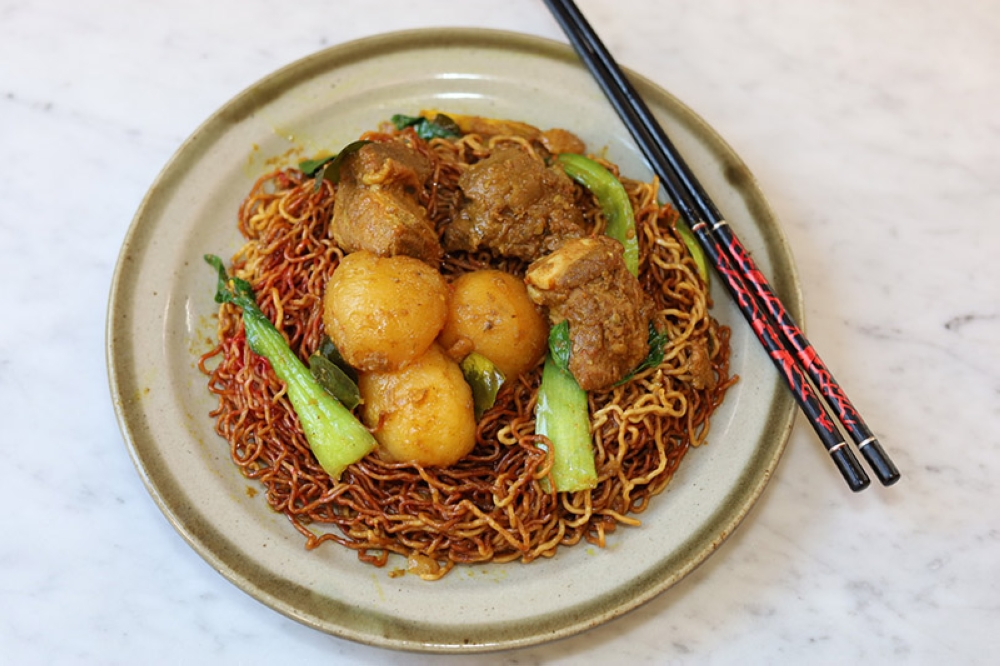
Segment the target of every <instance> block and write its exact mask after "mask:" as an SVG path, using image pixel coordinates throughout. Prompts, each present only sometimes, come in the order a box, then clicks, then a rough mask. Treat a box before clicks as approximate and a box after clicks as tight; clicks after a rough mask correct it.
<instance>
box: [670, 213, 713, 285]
mask: <svg viewBox="0 0 1000 666" xmlns="http://www.w3.org/2000/svg"><path fill="white" fill-rule="evenodd" d="M674 228H675V229H677V235H678V236H680V237H681V240H682V241H684V245H685V246H687V249H688V252H689V253H691V258H692V259H694V264H695V266H697V267H698V275H699V276H700V277H701V281H702V282H704V283H705V284H706V285H707V284H708V259H706V258H705V250H703V249H702V247H701V244H700V243H699V242H698V239H697V238H695V237H694V232H692V231H691V229H690V228H689V227H688V225H686V224H684V222H682V221H681V220H677V223H676V224H675V225H674Z"/></svg>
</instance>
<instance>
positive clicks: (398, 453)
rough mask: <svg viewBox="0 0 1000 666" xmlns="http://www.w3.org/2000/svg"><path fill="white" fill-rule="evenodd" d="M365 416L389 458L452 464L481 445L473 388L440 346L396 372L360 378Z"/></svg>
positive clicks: (401, 460) (367, 373)
mask: <svg viewBox="0 0 1000 666" xmlns="http://www.w3.org/2000/svg"><path fill="white" fill-rule="evenodd" d="M358 388H359V389H360V390H361V399H362V400H363V401H364V402H363V403H362V417H363V419H364V422H365V425H367V426H368V427H369V428H371V429H372V432H373V434H374V435H375V439H376V440H377V441H378V443H379V453H380V455H382V456H383V457H384V458H386V459H388V460H394V461H397V462H414V463H418V464H420V465H424V466H428V467H431V466H438V467H447V466H448V465H453V464H454V463H456V462H458V461H459V460H460V459H461V458H462V457H464V456H465V455H466V454H468V453H469V451H471V450H472V447H473V446H475V444H476V417H475V413H474V411H473V403H472V390H471V389H470V388H469V385H468V384H467V383H466V381H465V377H464V376H463V375H462V370H461V369H460V368H459V366H458V363H456V362H455V361H454V360H452V359H451V358H450V357H448V356H447V355H446V354H445V353H444V352H443V351H442V350H441V348H440V347H439V346H438V345H436V344H435V345H432V346H431V347H430V348H429V349H428V350H427V351H426V352H424V353H423V354H422V355H421V356H420V357H419V358H417V359H415V360H414V361H413V362H411V363H410V364H409V365H407V366H406V367H404V368H402V369H400V370H396V371H394V372H365V373H362V374H361V376H360V377H359V380H358Z"/></svg>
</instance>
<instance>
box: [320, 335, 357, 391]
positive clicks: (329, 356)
mask: <svg viewBox="0 0 1000 666" xmlns="http://www.w3.org/2000/svg"><path fill="white" fill-rule="evenodd" d="M316 351H317V353H319V354H321V355H322V356H324V357H325V358H326V360H328V361H330V362H331V363H333V364H334V365H336V366H337V367H338V368H340V369H341V370H343V371H344V374H345V375H347V376H348V377H350V378H351V381H353V382H355V383H357V381H358V371H357V370H355V369H354V368H352V367H351V364H350V363H348V362H347V361H346V360H344V357H343V355H341V353H340V350H339V349H337V345H336V344H334V342H333V340H331V339H330V336H329V335H324V336H323V339H322V340H320V341H319V349H317V350H316Z"/></svg>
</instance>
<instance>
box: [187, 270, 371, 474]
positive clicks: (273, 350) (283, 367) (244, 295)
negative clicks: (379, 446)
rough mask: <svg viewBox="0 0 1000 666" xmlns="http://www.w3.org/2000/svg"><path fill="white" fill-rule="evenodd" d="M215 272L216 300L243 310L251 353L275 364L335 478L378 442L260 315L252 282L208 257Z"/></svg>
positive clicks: (302, 422)
mask: <svg viewBox="0 0 1000 666" xmlns="http://www.w3.org/2000/svg"><path fill="white" fill-rule="evenodd" d="M205 261H207V262H208V263H209V264H210V265H211V266H212V267H214V268H215V269H216V271H217V272H218V275H219V283H218V287H217V290H216V294H215V299H216V301H217V302H219V303H233V304H235V305H238V306H240V307H241V308H242V309H243V328H244V330H245V331H246V336H247V344H248V345H249V347H250V349H251V350H252V351H253V352H254V353H255V354H258V355H260V356H263V357H264V358H266V359H267V360H268V362H269V363H270V364H271V369H272V370H274V373H275V375H277V376H278V379H280V380H281V381H283V382H284V383H285V385H286V386H287V388H288V399H289V401H290V402H291V403H292V409H293V410H294V411H295V414H296V415H297V416H298V418H299V424H300V425H301V426H302V432H303V433H304V434H305V437H306V441H307V442H309V448H310V449H312V452H313V455H315V456H316V460H317V461H318V462H319V464H320V465H321V466H322V467H323V469H324V470H325V471H326V473H327V474H329V475H330V476H331V477H332V478H333V479H335V480H336V479H339V478H340V475H341V473H342V472H343V471H344V469H345V468H346V467H347V466H348V465H351V464H353V463H355V462H357V461H358V460H360V459H361V458H363V457H364V456H366V455H367V454H368V453H369V452H370V451H371V450H372V449H374V448H375V438H374V437H373V436H372V434H371V433H370V432H369V431H368V429H367V428H366V427H365V426H364V425H362V423H361V422H360V421H358V419H357V418H355V417H354V415H353V414H352V413H351V411H350V410H349V409H348V408H347V407H345V406H344V405H343V404H341V403H340V402H339V401H338V400H337V399H336V398H334V397H333V396H331V395H330V394H328V393H327V392H326V390H325V389H324V388H323V387H322V386H320V385H319V383H318V382H317V381H316V380H315V379H314V378H313V376H312V374H311V373H310V372H309V370H308V369H307V368H306V366H305V364H304V363H302V361H301V360H300V359H299V357H298V356H297V355H296V354H295V352H293V351H292V350H291V348H290V347H289V346H288V343H287V342H286V341H285V338H284V336H282V335H281V333H280V332H279V331H278V329H276V328H275V327H274V324H273V323H272V322H271V321H270V320H269V319H268V318H267V317H266V316H265V315H264V313H263V312H261V311H260V308H259V307H257V302H256V301H255V300H254V297H253V290H252V289H251V288H250V283H248V282H247V281H246V280H240V279H239V278H230V277H229V276H228V275H227V274H226V269H225V266H224V264H223V263H222V260H221V259H219V257H217V256H215V255H212V254H206V255H205Z"/></svg>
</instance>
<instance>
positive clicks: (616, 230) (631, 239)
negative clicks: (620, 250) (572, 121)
mask: <svg viewBox="0 0 1000 666" xmlns="http://www.w3.org/2000/svg"><path fill="white" fill-rule="evenodd" d="M559 163H560V164H562V167H563V170H564V171H565V172H566V175H567V176H569V177H570V178H572V179H573V180H575V181H576V182H578V183H580V184H581V185H583V186H584V187H586V188H587V189H588V190H590V191H591V192H592V193H593V195H594V196H595V197H596V198H597V203H598V204H599V205H600V206H601V210H602V211H603V212H604V217H605V218H606V219H607V221H608V224H607V227H606V228H605V231H604V233H605V234H606V235H608V236H610V237H611V238H614V239H615V240H616V241H618V242H619V243H621V244H622V246H623V247H624V248H625V267H626V268H628V270H629V272H630V273H632V275H638V274H639V238H638V236H637V233H636V229H635V214H634V213H633V211H632V202H631V201H630V200H629V198H628V192H626V191H625V187H624V186H623V185H622V184H621V181H619V180H618V179H617V178H615V176H614V174H613V173H611V172H610V171H608V170H607V169H605V168H604V167H603V166H601V165H600V164H598V163H597V162H595V161H594V160H592V159H590V158H587V157H584V156H583V155H576V154H573V153H563V154H561V155H559Z"/></svg>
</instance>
